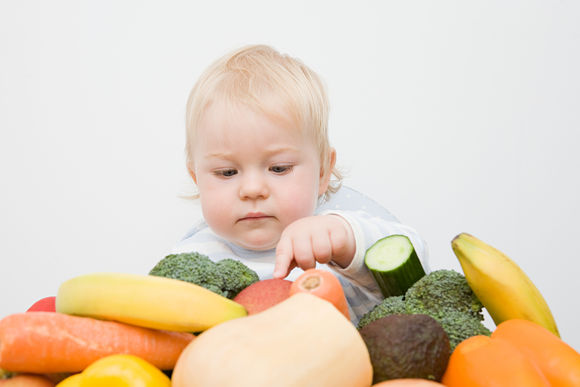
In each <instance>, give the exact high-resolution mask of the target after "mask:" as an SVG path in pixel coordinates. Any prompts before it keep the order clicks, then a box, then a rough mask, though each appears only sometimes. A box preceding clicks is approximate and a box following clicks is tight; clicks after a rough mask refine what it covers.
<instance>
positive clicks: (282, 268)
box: [274, 236, 296, 278]
mask: <svg viewBox="0 0 580 387" xmlns="http://www.w3.org/2000/svg"><path fill="white" fill-rule="evenodd" d="M294 267H296V262H294V252H293V250H292V240H291V239H290V238H284V237H283V236H282V238H281V239H280V241H279V242H278V245H277V246H276V263H275V265H274V278H285V277H286V276H287V275H288V273H289V272H290V270H292V269H293V268H294Z"/></svg>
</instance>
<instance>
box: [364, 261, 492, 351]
mask: <svg viewBox="0 0 580 387" xmlns="http://www.w3.org/2000/svg"><path fill="white" fill-rule="evenodd" d="M482 310H483V305H482V304H481V302H480V301H479V299H478V298H477V296H476V295H475V294H474V293H473V291H472V290H471V288H470V287H469V285H468V284H467V281H466V280H465V277H464V276H463V275H462V274H460V273H458V272H456V271H453V270H437V271H433V272H431V273H429V274H427V275H425V276H423V277H422V278H421V279H420V280H418V281H417V282H415V283H414V284H413V285H412V286H411V287H410V288H409V289H408V290H407V292H406V293H405V295H404V296H397V297H387V298H385V299H384V300H383V301H382V302H381V303H380V304H378V305H377V306H375V307H374V308H373V309H372V310H371V311H369V312H368V313H366V314H365V315H364V316H363V317H362V318H361V319H360V321H359V324H358V328H359V329H361V328H362V327H363V326H365V325H367V324H369V323H370V322H372V321H374V320H377V319H379V318H381V317H386V316H388V315H391V314H396V313H405V314H426V315H428V316H431V317H433V318H434V319H435V320H437V321H438V322H439V323H440V324H441V326H442V327H443V329H444V330H445V332H447V336H448V337H449V343H450V344H451V349H452V350H453V349H454V348H455V346H457V344H459V343H460V342H461V341H463V340H465V339H467V338H468V337H471V336H475V335H487V336H489V335H490V334H491V332H490V331H489V329H487V328H486V327H485V326H484V325H483V324H482V321H483V314H482Z"/></svg>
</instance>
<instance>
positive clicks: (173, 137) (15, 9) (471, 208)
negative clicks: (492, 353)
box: [0, 0, 580, 350]
mask: <svg viewBox="0 0 580 387" xmlns="http://www.w3.org/2000/svg"><path fill="white" fill-rule="evenodd" d="M355 3H356V5H355ZM579 19H580V3H578V2H575V1H566V0H561V1H533V0H532V1H530V0H526V1H479V2H475V1H419V2H415V1H406V2H402V1H401V2H399V1H358V2H340V1H318V2H315V1H293V2H273V1H263V2H258V1H212V2H210V1H205V2H195V1H191V0H188V1H180V2H177V1H69V2H63V1H40V0H38V1H19V0H18V1H17V0H14V1H10V0H9V1H6V0H2V2H1V3H0V129H1V138H0V165H1V175H0V182H1V190H0V257H1V259H2V270H1V272H2V277H1V279H0V294H1V295H2V296H1V297H2V298H1V299H2V301H1V304H0V305H1V306H0V316H4V315H7V314H9V313H14V312H19V311H23V310H25V309H26V308H27V307H28V306H30V305H31V304H32V303H33V302H34V301H36V300H37V299H39V298H42V297H44V296H48V295H55V294H56V292H57V289H58V286H59V284H60V283H61V282H62V281H64V280H65V279H67V278H70V277H71V276H74V275H79V274H85V273H89V272H95V271H119V272H131V273H147V272H148V270H149V269H150V268H151V267H153V265H154V264H155V263H156V262H157V261H158V260H159V259H161V258H162V257H163V256H164V255H165V254H166V253H167V252H168V250H169V249H170V248H171V246H172V245H173V244H174V243H175V242H176V241H177V240H178V239H179V238H180V237H181V236H182V235H183V233H184V232H185V231H186V230H187V229H188V227H189V226H190V225H191V224H192V223H193V221H194V219H195V217H196V216H198V213H199V212H198V208H197V205H196V204H195V202H192V201H188V200H184V199H182V198H180V195H181V194H184V193H188V192H190V190H191V186H190V182H189V179H188V176H187V174H186V170H185V166H184V156H183V147H184V115H185V102H186V99H187V95H188V93H189V91H190V89H191V87H192V86H193V84H194V82H195V80H196V79H197V77H198V76H199V74H200V72H201V71H202V70H203V69H204V68H205V67H206V66H207V65H209V63H210V62H211V61H213V60H214V59H216V58H217V57H219V56H221V55H223V54H224V53H226V52H228V51H230V50H231V49H233V48H236V47H238V46H241V45H245V44H249V43H266V44H270V45H272V46H274V47H275V48H277V49H278V50H280V51H282V52H286V53H290V54H291V55H293V56H297V57H299V58H301V59H302V60H303V61H304V62H306V63H307V64H308V65H309V66H311V67H312V68H313V69H314V70H315V71H317V72H318V73H319V74H320V75H321V76H322V77H323V78H324V80H325V82H326V83H327V85H328V89H329V95H330V100H331V105H332V111H331V119H330V127H331V139H332V144H333V145H334V146H335V147H336V149H337V151H338V156H339V164H340V166H342V167H343V168H344V169H346V170H347V173H348V177H347V179H346V183H347V184H348V185H350V186H352V187H354V188H356V189H358V190H360V191H362V192H364V193H366V194H367V195H370V196H371V197H373V198H375V199H376V200H377V201H379V202H380V203H382V204H383V205H384V206H385V207H387V208H388V209H389V210H390V211H391V212H393V213H394V214H395V215H396V216H398V217H399V219H400V220H401V221H403V222H404V223H406V224H408V225H410V226H412V227H414V228H415V229H417V230H418V231H419V232H420V233H421V235H422V236H423V237H424V238H425V239H426V241H427V242H428V244H429V246H430V253H431V261H430V264H431V268H432V269H439V268H451V269H456V270H461V269H460V266H459V264H458V261H457V259H456V258H455V256H454V255H453V252H452V250H451V247H450V241H451V239H452V238H453V237H454V236H455V235H457V234H458V233H460V232H469V233H471V234H473V235H475V236H477V237H479V238H480V239H483V240H484V241H486V242H488V243H490V244H492V245H494V246H495V247H497V248H499V249H500V250H502V251H504V252H505V253H506V254H508V255H509V256H510V257H511V258H512V259H513V260H514V261H516V263H517V264H519V265H520V266H521V267H522V269H523V270H524V271H525V272H526V273H527V274H528V276H529V277H530V278H531V279H532V281H534V283H535V284H536V285H537V287H538V288H539V289H540V291H541V292H542V293H543V294H544V296H545V298H546V300H547V302H548V304H549V305H550V307H551V309H552V312H553V314H554V316H555V318H556V321H557V323H558V325H559V328H560V331H561V334H562V337H563V338H564V340H565V341H567V342H568V343H569V344H571V345H572V346H573V347H575V348H576V349H577V350H578V349H580V330H578V328H577V327H578V325H579V320H578V309H579V306H580V302H579V301H578V297H579V293H580V281H579V280H578V275H579V273H578V271H579V268H580V265H579V263H578V261H579V260H580V254H579V252H578V251H579V250H578V240H579V237H578V231H579V226H578V219H579V218H580V206H579V197H580V183H579V178H578V171H577V169H578V167H579V166H580V156H579V154H580V152H579V151H578V144H579V142H580V135H579V131H580V75H579V74H580V71H579V70H578V69H580V24H579V23H578V20H579Z"/></svg>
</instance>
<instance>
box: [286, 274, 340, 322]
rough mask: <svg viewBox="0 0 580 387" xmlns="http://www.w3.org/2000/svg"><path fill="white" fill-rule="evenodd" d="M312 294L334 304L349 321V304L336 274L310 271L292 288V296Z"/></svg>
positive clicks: (301, 276)
mask: <svg viewBox="0 0 580 387" xmlns="http://www.w3.org/2000/svg"><path fill="white" fill-rule="evenodd" d="M296 293H310V294H313V295H315V296H317V297H320V298H322V299H324V300H326V301H329V302H330V303H332V304H333V305H334V306H335V307H336V309H338V310H339V311H340V312H341V313H342V314H344V316H345V317H346V318H347V319H350V314H349V312H348V304H347V302H346V297H345V296H344V290H343V289H342V285H341V284H340V281H339V280H338V278H336V276H335V275H334V274H332V273H331V272H329V271H326V270H321V269H308V270H306V271H305V272H304V273H302V274H301V275H300V276H299V277H298V278H297V279H296V280H295V281H294V282H293V283H292V286H291V287H290V295H291V296H292V295H294V294H296Z"/></svg>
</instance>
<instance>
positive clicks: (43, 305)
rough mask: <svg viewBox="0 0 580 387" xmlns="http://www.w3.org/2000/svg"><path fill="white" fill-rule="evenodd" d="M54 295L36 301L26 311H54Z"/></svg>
mask: <svg viewBox="0 0 580 387" xmlns="http://www.w3.org/2000/svg"><path fill="white" fill-rule="evenodd" d="M55 302H56V297H55V296H51V297H44V298H41V299H40V300H38V301H36V302H35V303H34V304H32V306H31V307H30V308H28V310H27V312H56V306H55Z"/></svg>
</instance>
